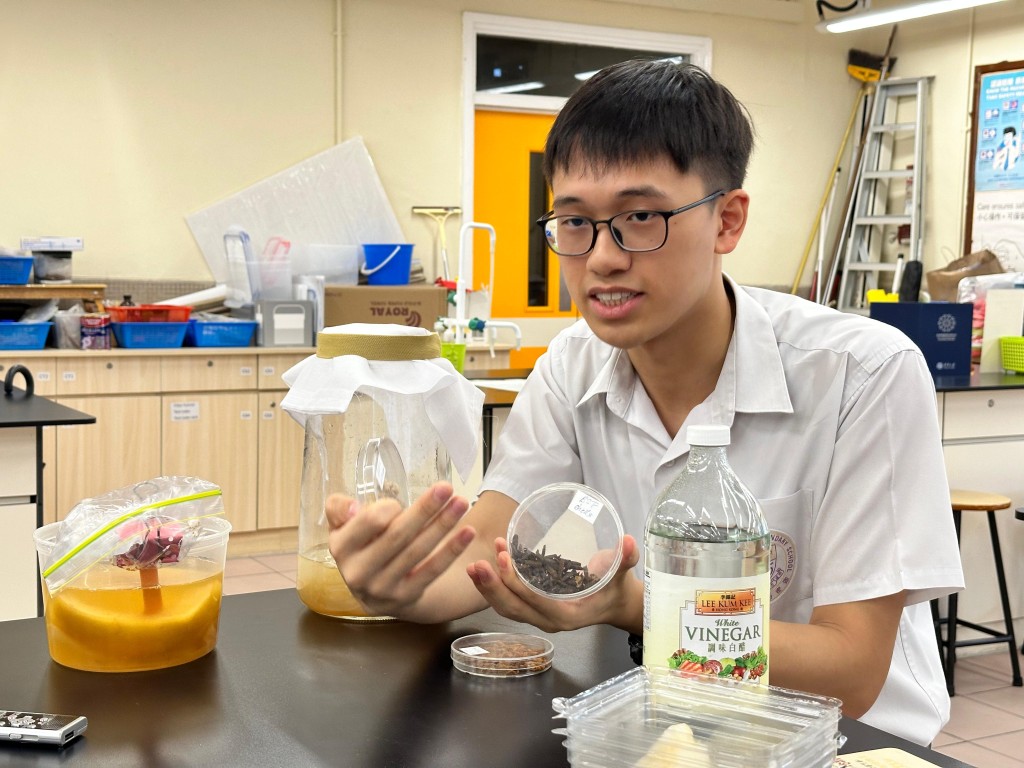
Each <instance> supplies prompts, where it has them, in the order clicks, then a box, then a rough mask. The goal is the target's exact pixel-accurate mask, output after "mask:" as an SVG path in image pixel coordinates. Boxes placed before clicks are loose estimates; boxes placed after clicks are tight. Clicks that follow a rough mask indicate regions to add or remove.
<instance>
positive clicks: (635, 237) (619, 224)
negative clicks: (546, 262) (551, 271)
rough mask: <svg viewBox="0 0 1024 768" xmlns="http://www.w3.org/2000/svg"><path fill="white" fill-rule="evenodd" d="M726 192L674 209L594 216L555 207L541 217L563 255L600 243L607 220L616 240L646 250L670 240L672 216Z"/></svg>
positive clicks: (546, 235) (584, 252)
mask: <svg viewBox="0 0 1024 768" xmlns="http://www.w3.org/2000/svg"><path fill="white" fill-rule="evenodd" d="M724 194H725V191H724V190H721V189H720V190H718V191H717V192H712V193H711V194H710V195H708V196H707V197H702V198H701V199H700V200H698V201H697V202H695V203H690V204H689V205H684V206H682V207H681V208H675V209H673V210H671V211H648V210H637V211H623V212H622V213H617V214H615V215H614V216H612V217H611V218H610V219H600V220H597V219H590V218H587V217H586V216H578V215H576V214H567V215H564V216H555V215H554V211H552V212H550V213H546V214H544V215H543V216H541V217H540V218H539V219H537V224H538V225H539V226H540V228H541V229H542V230H544V238H545V239H546V240H547V243H548V247H549V248H550V249H551V250H552V251H554V252H555V253H557V254H558V255H559V256H586V255H587V254H588V253H590V252H591V251H592V250H593V249H594V244H595V243H597V225H598V224H607V225H608V229H609V231H610V232H611V233H612V238H613V239H614V240H615V243H616V244H617V245H618V246H619V248H621V249H622V250H624V251H629V252H630V253H643V252H644V251H656V250H658V249H659V248H661V246H663V245H664V244H665V241H666V240H668V220H669V219H671V218H672V217H673V216H675V215H677V214H680V213H684V212H685V211H689V210H690V209H692V208H697V207H698V206H701V205H704V204H705V203H710V202H711V201H712V200H716V199H718V198H719V197H721V196H722V195H724Z"/></svg>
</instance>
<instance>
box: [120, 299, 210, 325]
mask: <svg viewBox="0 0 1024 768" xmlns="http://www.w3.org/2000/svg"><path fill="white" fill-rule="evenodd" d="M106 311H107V312H108V313H110V319H111V321H113V322H115V323H186V322H188V317H189V315H190V314H192V307H178V306H175V305H174V304H139V305H138V306H136V307H107V308H106Z"/></svg>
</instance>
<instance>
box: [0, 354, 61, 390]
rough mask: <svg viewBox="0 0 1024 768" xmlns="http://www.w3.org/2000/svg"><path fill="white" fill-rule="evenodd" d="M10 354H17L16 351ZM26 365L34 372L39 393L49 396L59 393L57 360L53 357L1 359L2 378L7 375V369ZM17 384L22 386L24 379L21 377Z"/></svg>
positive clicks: (0, 371) (0, 373)
mask: <svg viewBox="0 0 1024 768" xmlns="http://www.w3.org/2000/svg"><path fill="white" fill-rule="evenodd" d="M7 354H9V355H17V353H16V352H8V353H7ZM19 364H20V365H24V366H25V367H26V368H28V369H29V371H30V372H31V373H32V380H33V381H34V382H35V387H36V389H35V392H36V394H37V395H43V396H44V397H49V396H51V395H55V394H56V393H57V384H56V381H57V377H56V375H55V374H56V370H57V368H56V365H57V361H56V360H54V359H53V358H52V357H35V356H33V357H29V356H27V355H26V356H25V357H6V358H4V359H2V360H0V379H3V378H4V377H5V376H7V370H8V369H9V368H10V367H11V366H14V365H19ZM15 386H18V387H21V386H22V381H21V378H20V377H19V378H18V380H17V381H16V382H15Z"/></svg>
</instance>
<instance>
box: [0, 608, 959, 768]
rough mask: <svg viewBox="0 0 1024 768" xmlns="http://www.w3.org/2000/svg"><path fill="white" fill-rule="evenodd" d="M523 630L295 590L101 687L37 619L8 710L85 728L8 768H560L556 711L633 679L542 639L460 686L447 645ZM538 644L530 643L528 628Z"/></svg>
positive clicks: (573, 645)
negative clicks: (524, 659)
mask: <svg viewBox="0 0 1024 768" xmlns="http://www.w3.org/2000/svg"><path fill="white" fill-rule="evenodd" d="M513 629H516V630H520V629H522V626H521V625H517V624H515V623H513V622H510V621H508V620H506V619H503V618H501V617H499V616H497V615H496V614H494V613H493V612H492V611H484V612H481V613H479V614H476V615H474V616H471V617H468V618H466V619H462V620H460V621H456V622H452V623H449V624H441V625H430V626H424V625H415V624H406V623H403V622H393V623H384V624H375V625H360V624H355V623H349V622H344V621H341V620H338V619H331V618H327V617H324V616H320V615H318V614H315V613H312V612H310V611H309V610H307V609H306V608H305V606H304V605H303V604H302V603H301V602H300V600H299V598H298V595H297V594H296V592H295V591H294V590H290V589H289V590H277V591H272V592H260V593H255V594H251V595H236V596H232V597H226V598H225V599H224V602H223V608H222V611H221V624H220V637H219V639H218V642H217V648H216V649H215V650H214V651H213V652H212V653H210V654H208V655H207V656H205V657H203V658H202V659H199V660H197V661H194V662H192V663H190V664H184V665H181V666H178V667H173V668H170V669H165V670H159V671H155V672H136V673H130V674H102V673H89V672H80V671H76V670H73V669H67V668H65V667H62V666H60V665H58V664H56V663H54V662H52V661H50V659H49V656H48V652H47V648H46V636H45V626H44V624H43V619H24V620H20V621H9V622H0V648H3V653H0V708H7V709H17V710H20V711H43V712H56V713H60V714H83V715H85V716H86V717H88V718H89V729H88V731H87V732H86V735H85V737H84V738H82V739H79V740H77V741H76V742H73V743H72V744H71V745H69V746H68V747H67V748H65V749H64V750H61V751H58V750H55V749H52V748H45V747H38V746H28V745H12V744H0V764H3V765H14V766H51V765H58V764H66V765H70V766H74V768H85V767H86V766H103V768H117V767H118V766H131V767H132V768H135V767H136V766H176V767H177V766H204V767H205V766H236V765H241V766H293V765H294V766H304V767H306V766H346V768H362V767H363V766H365V767H366V768H370V767H371V766H372V768H381V767H382V766H402V767H405V766H408V767H410V768H417V767H421V766H422V767H424V768H425V767H427V766H439V767H441V766H443V768H461V767H462V766H465V767H466V768H481V766H493V767H495V768H500V767H501V766H509V768H513V767H514V768H545V767H546V766H560V767H561V766H566V765H567V760H566V753H565V747H564V746H563V745H562V739H563V737H562V736H558V735H556V734H554V733H552V732H551V731H552V728H555V727H558V726H559V724H564V721H556V720H552V716H553V715H554V711H553V710H552V708H551V700H552V698H554V697H556V696H573V695H575V694H577V693H579V692H580V691H583V690H586V689H587V688H590V687H591V686H593V685H595V684H597V683H598V682H600V681H602V680H605V679H607V678H609V677H613V676H614V675H616V674H618V673H620V672H624V671H626V670H627V669H630V668H631V662H630V661H629V656H628V653H627V644H626V636H625V633H623V632H621V631H619V630H616V629H612V628H610V627H589V628H586V629H582V630H577V631H575V632H565V633H560V634H557V635H548V637H549V638H550V639H551V640H552V641H553V642H554V644H555V656H554V664H553V666H552V668H551V669H550V670H549V671H547V672H544V673H542V674H539V675H535V676H532V677H526V678H519V679H511V680H509V679H502V680H492V679H487V678H479V677H474V676H471V675H467V674H464V673H462V672H459V671H457V670H455V669H454V668H453V667H452V664H451V658H450V648H449V646H450V644H451V642H452V640H454V639H455V638H456V637H460V636H462V635H466V634H470V633H473V632H478V631H495V630H497V631H507V630H513ZM529 631H531V632H533V633H534V634H542V633H537V632H536V630H532V628H531V629H529ZM841 729H842V731H843V732H844V734H846V735H847V736H848V737H849V741H848V743H847V744H846V746H845V747H844V749H843V752H856V751H862V750H867V749H875V748H880V747H884V746H894V747H900V748H903V749H905V750H907V751H908V752H912V753H914V754H917V755H919V756H921V757H924V758H925V759H928V760H930V761H931V762H933V763H935V764H936V765H941V766H962V765H963V764H962V763H959V762H957V761H955V760H952V759H950V758H946V757H944V756H942V755H939V754H937V753H934V752H931V751H929V750H925V749H923V748H921V747H918V746H916V745H913V744H909V743H908V742H905V741H902V740H900V739H897V738H895V737H892V736H889V735H888V734H884V733H882V732H881V731H878V730H876V729H874V728H870V727H869V726H865V725H863V724H861V723H857V722H852V721H847V720H843V722H842V725H841Z"/></svg>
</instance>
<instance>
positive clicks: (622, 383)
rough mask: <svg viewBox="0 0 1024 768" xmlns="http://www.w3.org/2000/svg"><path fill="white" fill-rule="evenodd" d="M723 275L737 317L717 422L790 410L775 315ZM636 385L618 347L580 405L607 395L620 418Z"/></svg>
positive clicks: (718, 389) (717, 399) (718, 390)
mask: <svg viewBox="0 0 1024 768" xmlns="http://www.w3.org/2000/svg"><path fill="white" fill-rule="evenodd" d="M723 279H724V280H725V281H726V282H727V283H728V285H729V287H730V289H731V290H732V295H733V297H734V298H735V302H736V320H735V325H734V328H733V335H732V339H731V340H730V342H729V350H728V352H727V353H726V358H725V364H724V365H723V366H722V373H721V374H720V375H719V378H718V384H717V385H716V386H715V391H714V392H713V393H712V395H711V397H710V400H711V401H713V408H714V410H715V411H716V412H718V416H719V418H721V419H722V421H720V422H718V423H723V424H728V425H731V424H732V414H733V413H737V412H745V413H765V412H776V411H777V412H781V413H792V412H793V404H792V402H791V401H790V399H789V388H788V387H787V386H786V374H785V371H784V369H783V367H782V358H781V356H780V355H779V343H778V339H776V337H775V329H774V327H773V326H772V321H771V318H770V317H769V316H768V313H767V312H766V311H765V309H764V307H762V306H761V305H760V304H758V303H757V301H755V300H754V299H753V298H752V297H751V296H750V295H749V294H748V293H747V292H746V291H745V290H743V288H742V287H740V286H738V285H737V284H736V283H735V282H734V281H733V280H732V278H730V277H729V276H728V275H724V274H723ZM740 361H742V362H740ZM635 386H636V372H635V371H634V370H633V365H632V363H630V361H629V355H627V354H625V352H624V351H623V350H621V349H616V350H614V351H613V353H612V354H611V355H610V356H609V357H608V360H607V361H606V362H605V364H604V365H603V366H602V367H601V370H600V371H599V372H598V374H597V376H596V377H594V381H593V383H592V384H591V385H590V387H589V388H588V389H587V391H586V392H585V393H584V394H583V397H581V398H580V400H579V402H578V403H577V404H576V406H577V407H579V406H581V405H583V404H584V403H585V402H587V401H588V400H590V399H591V398H593V397H596V396H598V395H601V394H603V395H605V396H606V402H607V404H608V408H609V409H610V410H611V411H612V412H613V413H615V414H616V415H618V416H620V417H621V416H622V415H623V414H624V413H625V412H626V409H627V407H628V406H629V403H630V401H631V400H632V397H633V391H634V388H635ZM722 411H724V413H723V412H722Z"/></svg>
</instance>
